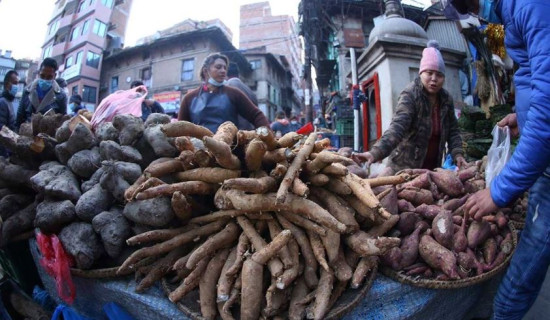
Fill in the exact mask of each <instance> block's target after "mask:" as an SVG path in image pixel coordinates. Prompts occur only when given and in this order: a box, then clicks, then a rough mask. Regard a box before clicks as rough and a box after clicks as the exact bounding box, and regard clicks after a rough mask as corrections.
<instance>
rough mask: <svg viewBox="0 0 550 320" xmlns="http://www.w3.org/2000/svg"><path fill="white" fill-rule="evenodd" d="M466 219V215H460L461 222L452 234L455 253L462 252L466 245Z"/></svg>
mask: <svg viewBox="0 0 550 320" xmlns="http://www.w3.org/2000/svg"><path fill="white" fill-rule="evenodd" d="M453 217H454V216H453ZM466 221H467V217H466V216H464V217H462V224H461V225H460V228H459V229H458V230H457V231H456V232H455V234H454V236H453V250H454V252H456V253H458V252H463V251H465V250H466V248H467V247H468V239H467V238H466Z"/></svg>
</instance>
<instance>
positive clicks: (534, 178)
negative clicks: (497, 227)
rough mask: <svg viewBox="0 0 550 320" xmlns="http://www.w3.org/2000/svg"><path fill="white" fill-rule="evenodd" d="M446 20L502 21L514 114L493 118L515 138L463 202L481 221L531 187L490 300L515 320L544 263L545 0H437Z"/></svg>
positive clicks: (549, 169)
mask: <svg viewBox="0 0 550 320" xmlns="http://www.w3.org/2000/svg"><path fill="white" fill-rule="evenodd" d="M441 4H442V6H443V11H444V13H445V15H446V16H447V17H448V18H452V19H462V18H464V17H467V15H468V14H469V13H472V14H474V15H477V16H478V17H479V18H481V19H482V20H485V21H487V22H492V23H502V24H503V25H504V30H505V46H506V50H507V53H508V55H509V56H510V57H511V58H512V59H513V60H514V61H515V62H516V63H517V65H518V66H519V69H518V70H517V71H516V73H515V75H514V83H515V87H516V105H515V108H516V113H514V114H509V115H507V116H506V117H505V118H504V119H503V120H502V121H500V122H499V123H498V124H499V125H500V126H505V125H507V126H509V127H510V129H511V132H512V133H513V134H516V135H517V134H520V135H521V139H520V140H519V143H518V145H517V147H516V149H515V151H514V153H513V155H512V157H511V158H510V160H509V162H508V163H507V164H506V166H505V167H504V169H503V170H502V171H501V172H500V174H499V175H498V176H496V177H495V179H494V180H493V181H492V183H491V185H490V186H488V188H487V189H485V190H482V191H479V192H477V193H475V194H474V195H472V196H471V197H470V198H469V200H468V201H467V203H466V209H467V210H468V212H469V214H470V216H472V217H474V218H475V219H481V217H483V216H484V215H486V214H488V213H491V212H494V211H496V210H497V208H499V207H504V206H506V205H508V204H510V203H511V202H512V201H514V200H515V199H516V198H517V197H518V196H520V195H521V194H523V193H524V192H525V191H526V190H529V202H528V209H527V218H526V220H525V222H526V223H525V229H524V230H523V231H522V232H521V237H520V241H519V244H518V246H517V248H516V251H515V253H514V256H513V257H512V259H511V263H510V266H509V268H508V271H507V272H506V275H505V277H504V279H503V280H502V282H501V284H500V287H499V289H498V292H497V295H496V297H495V301H494V308H493V309H494V319H521V318H522V317H523V315H524V314H525V313H526V312H527V311H528V310H529V308H530V307H531V305H532V304H533V303H534V301H535V299H536V297H537V295H538V294H539V291H540V289H541V286H542V283H543V282H544V278H545V276H546V272H547V270H548V266H549V265H550V81H549V78H548V77H549V74H550V54H549V52H550V19H548V17H549V16H550V1H548V0H442V1H441Z"/></svg>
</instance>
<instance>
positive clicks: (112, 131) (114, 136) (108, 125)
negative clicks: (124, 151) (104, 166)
mask: <svg viewBox="0 0 550 320" xmlns="http://www.w3.org/2000/svg"><path fill="white" fill-rule="evenodd" d="M119 134H120V132H118V130H117V129H116V128H115V126H113V123H112V122H103V123H101V124H100V125H99V127H97V128H96V129H95V137H96V138H97V140H98V141H99V142H101V141H117V140H118V135H119Z"/></svg>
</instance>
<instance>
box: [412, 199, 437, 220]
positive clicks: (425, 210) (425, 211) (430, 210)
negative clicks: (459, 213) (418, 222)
mask: <svg viewBox="0 0 550 320" xmlns="http://www.w3.org/2000/svg"><path fill="white" fill-rule="evenodd" d="M414 212H416V213H419V214H420V215H421V216H422V217H423V218H424V219H427V220H430V221H431V220H433V219H434V218H435V217H436V216H437V215H438V214H439V212H441V208H440V207H439V206H437V205H435V204H434V205H427V204H425V203H423V204H421V205H419V206H418V207H416V209H415V210H414Z"/></svg>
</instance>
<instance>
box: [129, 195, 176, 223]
mask: <svg viewBox="0 0 550 320" xmlns="http://www.w3.org/2000/svg"><path fill="white" fill-rule="evenodd" d="M122 213H123V214H124V216H125V217H126V218H127V219H128V220H131V221H133V222H136V223H141V224H144V225H148V226H152V227H162V226H165V225H167V224H168V223H169V222H170V221H171V220H172V219H173V218H174V217H175V215H174V211H173V210H172V204H171V199H170V197H158V198H152V199H147V200H136V201H132V202H129V203H127V204H126V206H124V211H123V212H122Z"/></svg>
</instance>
